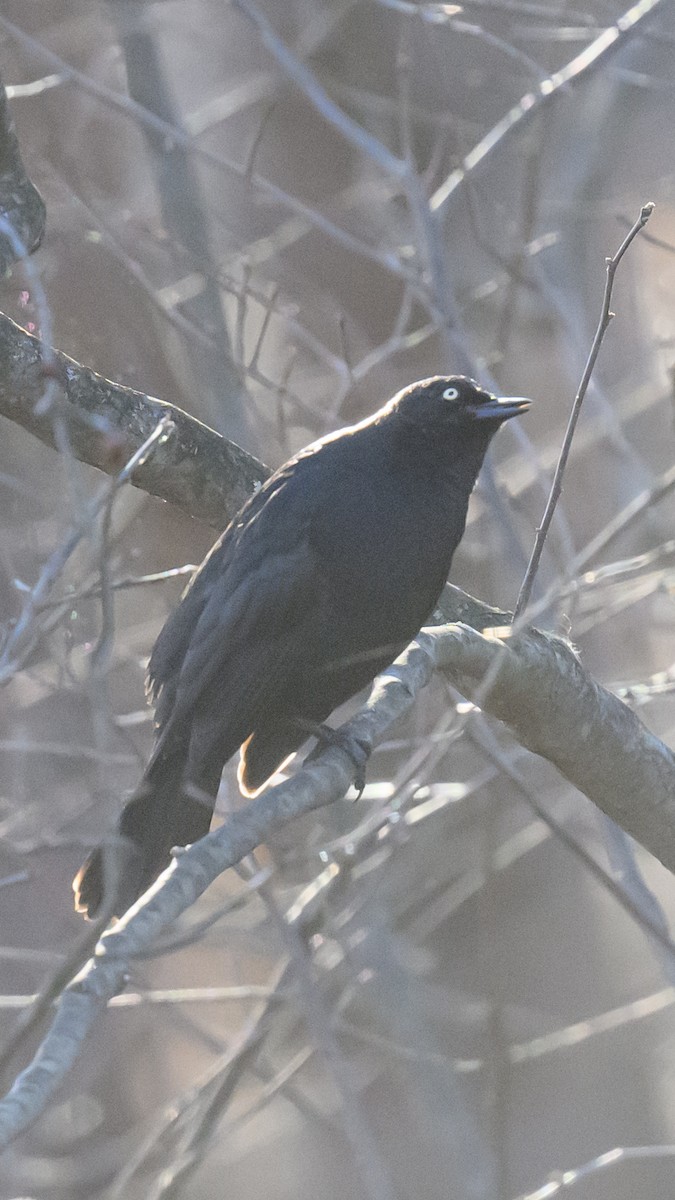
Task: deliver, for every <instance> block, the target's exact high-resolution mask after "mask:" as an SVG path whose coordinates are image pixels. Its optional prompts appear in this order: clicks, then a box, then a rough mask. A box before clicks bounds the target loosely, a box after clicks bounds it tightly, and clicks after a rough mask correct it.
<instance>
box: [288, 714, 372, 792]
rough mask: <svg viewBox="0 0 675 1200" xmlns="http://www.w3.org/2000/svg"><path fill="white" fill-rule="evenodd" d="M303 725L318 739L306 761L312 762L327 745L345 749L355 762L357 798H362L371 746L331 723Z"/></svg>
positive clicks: (308, 723) (306, 722) (354, 781)
mask: <svg viewBox="0 0 675 1200" xmlns="http://www.w3.org/2000/svg"><path fill="white" fill-rule="evenodd" d="M310 725H311V728H310ZM302 727H303V728H304V729H305V731H306V732H307V733H309V734H311V736H312V737H315V738H316V741H317V744H316V746H315V747H314V749H313V750H312V751H310V753H309V754H308V755H307V758H306V759H305V762H312V761H313V760H314V759H315V758H317V756H318V755H319V753H320V752H321V750H323V749H325V748H326V747H327V746H337V748H338V749H339V750H343V751H344V753H345V754H347V755H348V756H349V758H350V759H351V761H352V762H353V764H354V779H353V784H354V787H355V789H356V791H357V793H358V795H357V797H356V799H357V800H360V799H361V796H362V795H363V792H364V790H365V786H366V763H367V762H368V759H369V758H370V754H371V751H370V746H368V744H367V743H366V742H364V741H362V740H361V738H358V737H355V736H354V734H353V733H349V732H347V731H346V730H344V729H333V727H332V726H331V725H324V724H314V723H313V722H308V721H303V722H302Z"/></svg>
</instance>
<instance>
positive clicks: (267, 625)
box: [148, 470, 322, 730]
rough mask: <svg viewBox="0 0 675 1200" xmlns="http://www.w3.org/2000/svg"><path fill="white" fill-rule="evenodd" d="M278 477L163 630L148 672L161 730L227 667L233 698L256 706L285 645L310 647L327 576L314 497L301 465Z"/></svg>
mask: <svg viewBox="0 0 675 1200" xmlns="http://www.w3.org/2000/svg"><path fill="white" fill-rule="evenodd" d="M301 473H302V472H301ZM270 484H271V486H269V487H268V486H267V485H266V486H265V488H263V489H261V491H260V492H259V493H258V494H257V495H256V496H255V497H253V499H252V501H251V502H250V503H249V505H247V506H246V508H245V509H243V510H242V512H241V514H240V516H239V518H237V520H236V522H233V524H232V525H231V526H230V527H229V528H228V529H227V530H226V532H225V534H224V535H223V537H222V538H221V539H220V541H219V542H217V543H216V545H215V547H214V549H213V550H212V552H211V554H210V555H209V557H208V558H207V560H206V561H205V563H204V565H203V566H202V567H201V568H200V571H199V572H198V574H197V576H196V577H195V580H194V582H193V584H192V586H191V587H190V588H189V589H188V591H187V592H186V594H185V596H184V598H183V600H182V601H181V603H180V605H179V606H178V608H177V609H176V610H175V612H174V613H173V614H172V616H171V617H170V618H169V620H168V621H167V624H166V625H165V627H164V629H163V630H162V632H161V634H160V636H159V638H158V641H157V644H156V646H155V649H154V651H153V654H152V657H151V660H150V665H149V671H148V674H149V680H150V687H151V689H152V694H153V695H155V697H157V700H158V703H157V712H156V719H157V723H158V725H159V727H160V729H162V730H165V729H166V728H167V726H168V725H169V724H171V725H172V726H174V727H175V726H176V723H177V722H180V721H181V720H182V719H184V718H185V717H186V716H188V715H189V714H190V713H191V712H192V711H193V710H194V707H195V705H196V704H197V703H198V701H199V698H200V695H201V694H202V693H203V692H204V691H205V689H206V688H208V687H209V686H210V685H212V684H213V681H214V680H216V679H217V678H218V677H219V676H222V677H223V688H222V697H223V704H224V705H225V707H227V703H228V701H227V699H226V697H227V698H228V699H229V697H230V696H231V697H232V700H231V702H232V703H236V704H239V705H240V706H242V707H245V708H247V709H248V710H249V711H252V710H253V709H254V708H256V707H257V706H258V703H259V697H260V695H261V694H262V693H263V692H264V689H265V687H269V685H270V683H272V679H273V678H274V677H277V678H278V677H279V670H280V665H281V660H282V659H283V658H284V657H285V656H286V654H288V653H291V652H295V653H297V654H298V655H302V652H303V639H302V632H301V623H302V618H303V615H304V614H305V613H306V612H307V611H308V609H310V608H311V606H312V605H313V603H314V601H315V597H316V592H317V588H320V587H321V585H322V580H321V575H320V572H319V570H318V565H317V563H316V560H315V555H314V553H313V551H312V549H311V547H310V544H309V539H308V533H307V525H308V519H307V509H306V499H307V498H306V496H305V495H304V489H303V487H302V485H301V483H299V482H298V478H297V475H296V472H294V471H293V470H291V471H286V472H284V473H281V475H280V476H279V477H273V479H272V480H271V481H270ZM272 686H273V684H272ZM219 694H220V689H219ZM227 719H228V716H227V712H225V711H223V712H222V720H223V724H225V723H226V722H227Z"/></svg>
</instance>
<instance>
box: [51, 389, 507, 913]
mask: <svg viewBox="0 0 675 1200" xmlns="http://www.w3.org/2000/svg"><path fill="white" fill-rule="evenodd" d="M528 406H529V401H528V400H524V399H520V398H505V399H498V398H497V397H496V396H493V395H491V394H490V393H489V392H486V391H484V390H483V389H482V388H480V387H479V386H478V384H476V383H474V382H473V380H471V379H466V378H464V377H463V376H453V375H450V376H437V377H435V378H432V379H425V380H422V381H421V382H420V383H414V384H412V385H411V386H410V387H407V388H404V390H403V391H402V392H399V393H398V395H397V396H394V398H393V399H392V400H390V401H389V403H388V404H385V406H384V408H381V409H380V410H379V411H378V412H376V413H375V414H374V415H373V416H372V417H369V418H368V419H367V420H365V421H361V422H359V424H358V425H352V426H349V427H348V428H346V429H342V430H340V431H339V432H338V433H334V434H330V435H329V436H328V437H324V438H322V439H321V440H320V441H317V442H314V443H313V444H312V445H310V446H308V447H307V448H306V449H305V450H302V451H300V453H299V454H297V455H296V456H295V458H292V459H291V460H290V461H289V462H287V463H286V464H285V465H284V466H282V467H280V468H279V470H278V471H276V472H275V473H274V475H272V476H271V477H270V478H269V479H268V480H267V482H266V483H265V484H263V486H262V487H261V488H260V489H259V491H258V492H256V493H255V495H253V496H252V497H251V498H250V500H248V501H247V503H246V504H245V505H244V506H243V508H242V509H241V511H240V512H239V513H238V514H237V516H236V517H235V518H234V520H233V521H232V522H231V524H230V525H228V527H227V529H226V530H225V532H224V533H223V535H222V537H220V538H219V540H218V541H217V542H216V544H215V546H214V547H213V549H212V550H211V551H210V553H209V554H208V556H207V558H206V559H205V561H204V562H203V563H202V565H201V567H200V568H199V570H198V571H197V572H196V574H195V575H194V577H193V579H192V581H191V583H190V584H189V586H188V588H187V589H186V591H185V593H184V595H183V598H182V600H181V602H180V604H179V605H178V607H177V608H176V610H175V611H174V612H173V613H172V614H171V616H170V617H169V619H168V621H167V622H166V624H165V625H164V628H163V629H162V631H161V633H160V635H159V637H158V639H157V642H156V644H155V647H154V650H153V652H152V656H151V658H150V664H149V669H148V690H149V693H150V695H151V697H152V699H153V700H154V701H155V703H156V714H155V719H156V729H157V735H156V742H155V747H154V751H153V754H152V757H151V759H150V761H149V763H148V766H147V768H146V770H145V774H144V775H143V779H142V780H141V783H140V784H139V786H138V788H137V789H136V791H135V792H134V793H133V795H132V796H131V798H130V800H129V801H128V803H127V805H126V807H125V808H124V810H123V812H122V814H121V817H120V820H119V823H118V834H119V835H120V844H122V845H124V846H126V847H127V848H129V846H130V845H131V847H133V849H134V850H135V853H132V854H131V857H129V854H128V853H127V854H126V856H125V858H124V860H123V861H124V865H123V867H122V868H121V875H120V877H119V879H118V881H117V893H116V905H117V908H116V911H124V910H125V909H126V908H128V907H129V906H130V905H131V904H132V903H133V901H134V900H135V899H136V898H137V897H138V896H139V895H140V894H141V892H143V891H144V890H145V889H146V888H147V887H149V885H150V884H151V883H152V882H153V880H154V879H155V878H156V877H157V875H158V874H159V873H160V872H161V871H162V870H163V869H164V867H165V866H167V865H168V862H169V859H170V856H171V849H172V847H173V846H184V845H186V844H187V843H189V842H194V841H196V840H197V839H198V838H200V837H202V836H203V835H204V834H206V833H207V832H208V829H209V825H210V822H211V815H212V811H213V806H214V803H215V796H216V793H217V791H218V784H219V781H220V775H221V772H222V769H223V766H224V764H225V763H226V762H227V761H228V759H229V758H231V757H232V755H233V754H234V753H235V751H236V750H238V749H239V747H241V761H240V764H239V784H240V786H241V790H242V792H244V794H246V795H249V796H250V795H253V794H255V793H256V792H257V791H258V790H259V789H260V788H261V787H263V786H264V784H265V783H266V781H267V780H268V779H269V777H270V776H271V775H273V774H274V772H275V771H276V770H277V769H278V767H279V766H280V765H281V764H282V763H283V761H284V760H285V759H286V758H287V757H288V756H289V755H290V754H292V753H293V752H294V751H295V750H297V749H298V747H299V746H300V745H301V744H302V742H303V741H304V740H305V738H306V737H307V728H308V723H316V724H319V723H321V722H323V721H325V719H326V717H328V716H329V714H330V713H331V712H332V711H333V709H334V708H337V707H338V705H340V704H342V703H343V702H344V701H345V700H347V699H349V697H350V696H353V695H354V694H355V693H356V692H358V691H360V690H361V688H363V687H365V686H366V684H368V683H370V682H371V680H372V679H373V678H374V676H375V675H376V674H377V673H378V672H379V671H381V670H383V669H384V667H386V666H388V665H389V664H390V663H391V662H392V661H393V660H394V658H396V656H397V655H398V654H400V653H401V651H402V650H403V649H404V648H405V647H406V646H407V644H408V643H409V642H410V641H411V640H412V638H414V637H415V635H416V634H417V633H418V631H419V629H420V627H421V626H422V625H423V624H424V622H425V621H426V620H427V618H428V617H429V616H430V614H431V613H432V611H433V609H434V607H435V605H436V602H437V600H438V598H439V595H440V593H441V590H442V588H443V585H444V583H445V581H446V578H447V575H448V571H449V569H450V563H451V561H452V556H453V554H454V551H455V550H456V548H457V545H458V544H459V541H460V539H461V537H462V534H463V533H464V526H465V522H466V513H467V507H468V503H469V496H470V494H471V491H472V489H473V486H474V484H475V482H476V477H477V475H478V472H479V470H480V467H481V464H482V462H483V459H484V457H485V452H486V450H487V447H488V443H489V441H490V438H491V437H492V435H493V434H494V433H495V432H496V430H497V429H498V428H499V426H500V425H501V423H502V422H503V421H505V420H506V419H507V418H509V417H514V416H517V415H518V414H520V413H523V412H525V410H526V409H527V408H528ZM189 785H195V786H196V788H198V789H199V791H200V793H201V795H200V796H195V795H194V793H193V794H191V793H190V787H189ZM209 797H210V798H211V802H210V803H207V802H206V801H207V800H208V798H209ZM124 839H126V840H124ZM73 888H74V890H75V893H76V907H77V909H78V911H81V912H86V913H87V914H88V915H89V916H92V915H94V914H95V913H96V911H97V910H98V909H99V908H100V906H101V903H102V900H103V891H104V889H103V859H102V851H101V850H100V849H98V850H95V851H94V852H93V853H92V854H91V855H90V856H89V858H88V859H87V861H86V863H85V864H84V866H83V867H82V868H81V870H80V871H79V873H78V875H77V876H76V879H75V881H74V884H73ZM106 900H107V897H106Z"/></svg>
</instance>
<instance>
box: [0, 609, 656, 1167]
mask: <svg viewBox="0 0 675 1200" xmlns="http://www.w3.org/2000/svg"><path fill="white" fill-rule="evenodd" d="M460 602H461V603H462V604H463V605H464V604H465V598H464V597H463V596H461V594H460ZM475 603H476V604H477V603H478V602H475ZM476 611H477V614H479V612H480V605H478V609H477V610H476ZM486 612H487V618H488V622H489V621H490V620H492V619H494V618H495V615H496V614H495V610H491V609H487V610H486ZM495 663H496V669H495ZM435 668H439V669H441V670H444V671H446V672H448V674H449V675H450V676H451V678H452V679H453V681H454V682H455V684H456V685H457V686H458V687H459V688H460V690H461V691H462V692H463V694H465V695H468V696H471V694H472V693H473V692H475V690H476V689H477V688H479V687H480V685H481V683H482V681H483V679H484V677H485V675H486V672H488V671H490V672H491V673H493V674H494V679H493V682H492V686H491V688H490V691H489V695H488V696H487V697H486V698H485V699H484V700H483V708H484V710H485V712H487V713H489V714H491V715H493V716H496V717H498V718H499V719H500V720H502V721H505V722H506V723H507V724H508V725H509V726H510V728H511V729H512V730H513V731H514V732H515V734H516V736H517V738H518V739H519V740H520V741H521V742H522V744H523V745H525V746H527V748H528V749H530V750H532V751H533V752H534V753H536V754H539V755H541V756H543V757H545V758H547V759H548V760H549V761H550V762H551V763H553V764H554V765H555V766H556V767H557V768H558V770H559V771H561V772H562V774H563V775H564V776H565V777H566V778H567V779H569V780H570V781H571V782H572V783H573V784H574V785H575V786H576V787H578V788H579V789H580V790H581V791H583V792H584V793H585V794H586V795H587V796H588V797H589V799H591V800H592V801H593V802H594V803H595V804H597V805H598V806H599V807H600V808H602V810H603V811H604V812H606V813H607V814H608V815H609V816H611V817H612V818H613V819H614V820H615V821H616V822H617V823H618V824H620V825H621V826H622V828H624V829H625V830H626V831H627V832H628V833H630V834H631V835H632V836H633V837H635V838H637V839H638V841H640V842H641V843H642V845H644V846H646V847H647V849H649V850H650V851H651V852H652V853H653V854H654V855H655V856H656V857H657V858H658V859H659V860H660V861H661V862H662V863H663V864H664V866H666V867H667V868H668V869H669V870H671V871H674V870H675V755H673V753H672V752H671V751H670V750H669V749H668V748H667V747H666V746H665V745H664V744H663V743H662V742H660V741H659V739H658V738H657V737H655V736H654V735H653V734H652V733H650V732H649V730H648V729H647V728H646V727H645V726H644V725H643V724H642V723H641V721H640V720H639V719H638V717H637V716H636V715H635V714H634V713H633V712H632V711H631V710H630V709H629V708H628V707H627V706H626V705H624V704H622V702H621V701H620V700H618V699H617V697H616V696H613V695H611V693H609V692H607V691H606V690H605V689H604V688H602V687H601V686H600V685H599V684H597V683H595V682H594V681H593V680H592V679H591V678H590V676H589V675H588V674H587V673H586V672H585V671H584V669H583V667H582V666H581V664H580V663H579V661H578V659H577V658H576V656H575V655H574V653H573V651H572V649H571V648H570V646H569V645H568V644H567V643H566V642H564V641H562V640H561V639H559V638H555V637H552V636H549V635H547V634H544V633H541V632H538V631H536V630H531V631H530V632H529V633H528V634H527V635H526V636H524V637H520V638H518V639H515V638H512V639H510V640H509V642H508V643H504V642H502V641H500V640H498V639H497V638H486V637H483V636H482V635H481V634H479V633H477V632H476V631H475V630H473V629H470V628H468V627H467V626H460V625H454V626H440V627H436V628H430V629H426V630H423V631H422V633H421V634H420V636H419V638H418V640H417V641H416V642H413V643H412V645H411V646H410V647H409V648H408V649H407V650H406V651H405V653H404V654H402V655H401V657H400V658H399V659H398V660H397V662H396V663H395V664H394V665H393V666H392V667H390V668H389V669H388V670H387V671H385V672H383V674H382V675H380V676H379V677H378V678H377V679H376V681H375V683H374V685H373V689H372V692H371V695H370V697H369V700H368V702H367V704H366V705H365V706H364V707H363V708H362V709H361V711H360V712H359V713H358V714H357V715H356V716H355V717H354V718H353V720H352V721H350V722H349V723H348V726H347V728H348V730H349V732H350V733H351V734H352V735H353V736H356V737H358V739H359V740H360V741H361V742H363V743H364V744H366V745H370V746H374V745H375V744H376V743H377V742H378V741H380V740H381V739H382V738H383V737H384V735H385V733H386V731H387V730H388V729H389V728H390V726H391V724H392V723H393V721H394V720H396V719H397V718H398V717H399V716H401V715H402V714H403V713H404V712H406V711H407V710H408V709H409V708H410V707H411V705H412V704H413V703H414V700H415V698H416V695H417V693H418V692H419V690H420V689H421V688H422V687H424V686H425V684H426V683H427V682H428V681H429V679H430V678H431V675H432V674H433V671H434V669H435ZM580 730H582V731H583V733H582V735H580ZM352 773H353V764H352V762H351V760H350V759H349V757H348V755H346V754H345V753H344V751H342V750H341V749H339V748H338V747H335V746H333V747H330V748H328V749H326V750H323V751H322V752H321V753H320V754H319V756H318V757H317V758H316V760H313V761H312V762H311V763H307V764H305V766H304V767H303V769H302V770H300V771H298V773H297V774H296V775H295V776H293V778H292V779H290V780H288V781H286V782H284V783H282V784H279V785H277V786H276V787H271V788H268V789H267V790H266V791H265V792H263V793H262V794H261V795H260V796H258V797H256V798H255V799H254V800H252V801H251V802H250V804H249V805H248V806H247V807H246V808H245V809H243V810H241V811H238V812H236V813H233V814H232V815H231V816H230V817H229V818H228V820H227V821H226V822H225V824H224V825H223V826H221V828H220V829H217V830H215V831H214V832H213V833H211V834H209V835H208V836H207V837H205V838H202V840H201V841H200V842H197V843H196V844H195V845H194V846H192V847H189V848H188V849H187V850H184V851H181V853H180V854H179V855H178V856H177V857H176V858H175V859H174V861H173V862H172V863H171V865H170V866H169V867H168V868H167V870H166V871H165V872H164V873H163V874H162V875H161V876H160V878H159V879H158V880H157V882H156V883H155V884H154V885H153V887H152V888H150V889H149V891H148V892H146V894H145V896H144V897H142V899H141V900H139V901H138V902H137V904H135V905H134V906H133V908H131V909H130V910H129V912H128V913H126V914H125V916H124V917H123V919H122V920H121V921H120V922H119V923H118V924H117V925H115V926H114V927H113V928H112V929H110V930H109V931H108V932H107V933H106V934H104V936H103V937H102V939H101V941H100V943H99V945H98V947H97V950H96V954H95V956H94V958H93V959H92V960H90V962H89V963H88V965H87V966H86V967H85V968H84V970H83V971H82V972H81V973H80V975H78V976H77V978H76V979H74V980H73V982H72V983H71V984H70V985H69V986H68V987H67V988H66V989H65V991H64V992H63V994H62V996H61V999H60V1001H59V1007H58V1011H57V1015H56V1018H55V1021H54V1024H53V1026H52V1028H51V1030H50V1032H49V1033H48V1035H47V1037H46V1039H45V1041H44V1042H43V1045H42V1047H41V1048H40V1050H39V1051H38V1054H37V1056H36V1058H35V1060H34V1061H33V1063H32V1064H31V1065H30V1066H29V1067H28V1068H27V1069H26V1070H25V1071H24V1072H23V1074H22V1075H20V1076H19V1078H18V1079H17V1080H16V1082H15V1084H14V1087H13V1088H12V1090H11V1092H10V1093H9V1094H8V1095H7V1096H6V1098H5V1099H4V1100H3V1101H2V1102H1V1103H0V1149H1V1148H3V1147H4V1146H6V1145H7V1144H8V1143H9V1142H10V1141H11V1140H12V1139H13V1138H14V1137H15V1136H16V1135H17V1134H18V1133H19V1132H21V1131H22V1130H23V1129H26V1128H27V1127H28V1126H29V1125H30V1124H32V1122H33V1121H34V1120H36V1119H37V1117H38V1116H39V1115H40V1113H41V1112H43V1111H44V1109H45V1107H46V1105H47V1103H48V1102H49V1099H50V1098H51V1096H52V1095H53V1093H54V1091H55V1089H56V1088H57V1087H58V1085H59V1083H60V1082H61V1080H62V1079H63V1077H64V1076H65V1074H66V1073H67V1071H68V1070H69V1069H70V1067H71V1065H72V1064H73V1062H74V1061H75V1059H76V1057H77V1054H78V1052H79V1049H80V1046H81V1044H82V1043H83V1041H84V1039H85V1038H86V1036H87V1034H88V1032H89V1030H90V1028H91V1026H92V1024H93V1023H94V1021H95V1019H96V1016H97V1015H98V1014H99V1013H100V1012H101V1011H102V1010H103V1008H105V1005H106V1004H107V1002H108V1000H109V999H110V998H111V997H112V996H114V995H115V994H116V993H117V992H118V991H119V990H120V989H121V988H122V987H123V986H124V981H125V976H126V970H127V965H128V962H129V960H130V959H131V958H133V957H135V956H136V955H138V954H140V953H142V952H143V951H144V950H145V949H146V948H147V947H148V946H149V945H150V944H151V943H152V941H153V940H154V938H155V937H156V936H157V934H158V933H160V932H161V930H163V929H164V928H166V926H167V925H168V924H169V923H170V922H172V921H174V920H175V919H176V918H177V917H178V916H179V915H180V914H181V913H182V912H184V911H185V910H186V909H187V908H188V907H189V906H190V905H191V904H193V903H194V901H195V900H196V899H197V898H198V897H199V896H200V895H201V894H202V892H204V891H205V890H206V888H207V887H208V886H209V884H210V883H212V882H213V880H214V879H215V878H216V877H217V876H218V875H219V874H221V873H222V872H223V871H224V870H226V869H227V868H228V867H231V866H234V865H235V864H236V863H238V862H240V861H241V860H242V859H243V858H244V857H245V856H246V855H247V854H250V853H251V852H252V851H253V850H254V849H255V848H256V846H258V845H260V843H261V842H264V841H265V840H267V838H268V837H269V836H270V834H271V833H272V832H273V831H274V830H276V829H279V828H280V827H282V826H284V825H286V824H287V823H288V822H289V821H290V820H292V819H293V818H294V817H296V816H299V815H301V814H303V813H307V812H311V811H314V810H316V809H318V808H321V807H323V806H324V805H327V804H330V803H331V802H332V801H333V800H336V799H339V798H341V797H342V796H344V794H345V792H346V790H347V788H348V786H349V784H350V782H351V776H352Z"/></svg>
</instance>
